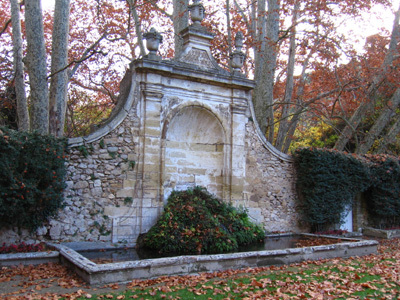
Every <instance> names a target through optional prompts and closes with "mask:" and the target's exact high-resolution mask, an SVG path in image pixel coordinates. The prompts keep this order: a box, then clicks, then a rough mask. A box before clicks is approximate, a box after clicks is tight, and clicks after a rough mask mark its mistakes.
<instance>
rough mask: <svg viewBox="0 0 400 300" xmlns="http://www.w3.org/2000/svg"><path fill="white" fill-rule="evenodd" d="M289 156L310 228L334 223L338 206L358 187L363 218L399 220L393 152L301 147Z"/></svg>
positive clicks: (399, 168)
mask: <svg viewBox="0 0 400 300" xmlns="http://www.w3.org/2000/svg"><path fill="white" fill-rule="evenodd" d="M294 159H295V166H296V170H297V182H296V185H297V191H298V194H299V208H300V211H301V213H302V220H303V221H304V222H307V223H309V224H311V226H312V230H313V231H323V230H328V229H332V227H334V226H337V224H339V223H340V222H341V221H342V218H343V216H344V214H343V211H344V210H345V209H346V208H347V207H349V206H350V207H351V206H352V205H353V204H354V201H355V199H356V196H357V195H358V194H361V193H363V198H364V199H365V205H366V210H367V212H368V219H367V220H364V224H367V223H369V225H371V226H375V227H382V228H390V227H395V226H399V225H400V218H399V216H400V165H399V158H398V157H391V156H388V155H363V156H357V155H355V154H348V153H344V152H338V151H335V150H327V149H308V148H305V149H298V150H297V151H296V152H295V154H294ZM358 206H359V203H358Z"/></svg>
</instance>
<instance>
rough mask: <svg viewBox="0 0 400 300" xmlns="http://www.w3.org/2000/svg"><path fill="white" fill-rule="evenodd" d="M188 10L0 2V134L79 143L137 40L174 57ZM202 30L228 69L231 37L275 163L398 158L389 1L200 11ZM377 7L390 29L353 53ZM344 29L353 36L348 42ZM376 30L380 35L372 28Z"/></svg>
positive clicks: (182, 1)
mask: <svg viewBox="0 0 400 300" xmlns="http://www.w3.org/2000/svg"><path fill="white" fill-rule="evenodd" d="M189 4H191V3H188V0H159V1H143V0H138V1H134V0H85V1H83V0H75V1H71V2H70V1H69V0H56V1H55V8H54V9H46V10H42V9H41V1H40V0H29V1H25V3H20V2H19V1H18V0H0V5H1V7H2V14H1V15H0V125H8V126H10V127H13V128H15V129H18V130H24V131H26V130H36V131H38V132H40V133H44V134H47V133H50V134H52V135H55V136H63V135H65V136H68V137H72V136H80V135H84V134H87V133H88V132H89V131H90V130H91V128H92V126H93V125H94V124H96V123H99V122H100V121H101V120H103V119H105V118H107V116H108V115H109V113H110V111H111V110H112V108H113V107H114V106H115V104H116V101H117V99H118V93H119V83H120V81H121V79H122V77H123V76H124V73H125V71H126V69H127V68H128V67H129V63H130V62H131V61H132V60H133V59H137V58H140V57H142V56H144V55H145V54H146V50H145V46H144V41H143V37H142V34H143V33H144V32H148V31H149V30H150V28H151V27H155V28H156V29H157V30H158V31H159V32H160V33H162V35H163V44H162V45H161V49H160V55H161V56H162V57H163V58H164V59H168V58H172V57H174V55H176V54H177V53H179V52H180V49H181V40H180V37H179V35H177V33H178V32H180V30H182V29H183V28H185V27H186V26H187V24H188V22H189V21H188V10H187V6H188V5H189ZM203 5H204V7H205V10H206V18H205V20H204V21H203V23H202V25H203V26H205V27H207V28H208V30H209V31H211V32H213V33H214V34H215V39H214V41H213V48H212V51H213V53H214V57H215V58H216V59H217V61H218V62H219V63H220V65H221V66H223V67H224V68H226V69H229V68H230V66H229V55H230V53H231V52H232V46H233V43H234V37H235V36H236V34H237V32H239V31H241V32H242V33H243V34H244V37H245V41H244V47H243V51H245V52H246V55H247V59H246V63H245V65H244V67H243V70H242V71H243V72H244V73H245V74H246V75H247V76H248V77H250V78H253V79H254V80H255V81H256V88H255V90H254V93H253V103H254V106H255V111H256V117H257V121H258V123H259V125H260V127H261V129H262V131H263V132H265V136H266V138H267V139H268V140H269V141H270V142H271V143H272V144H273V145H275V147H276V148H277V149H279V150H281V151H283V152H292V151H293V150H294V149H295V148H297V147H300V146H313V147H328V148H335V149H338V150H345V151H349V152H355V153H358V154H364V153H368V152H369V153H376V152H379V153H382V152H384V153H392V154H397V155H398V154H399V153H400V142H399V133H400V113H399V107H398V106H399V104H400V89H399V82H400V81H399V78H398V77H399V75H400V73H399V69H398V68H399V63H400V60H399V57H400V56H399V39H400V31H399V29H400V27H399V26H400V25H399V18H400V11H399V8H398V7H392V2H391V1H389V0H357V1H353V0H342V1H334V2H328V1H324V0H308V1H307V0H306V1H300V0H282V1H279V0H257V1H248V0H225V1H223V0H221V1H209V0H204V1H203ZM377 6H380V7H382V8H383V9H385V10H386V11H392V12H393V15H392V17H393V19H394V21H393V27H392V28H391V30H387V29H382V30H381V31H380V33H379V34H375V35H372V36H369V37H368V38H367V39H366V40H365V43H364V47H363V48H362V49H361V48H360V47H356V46H357V45H356V44H355V43H354V41H355V40H356V36H357V34H358V33H357V31H360V30H362V29H361V28H359V27H358V25H357V24H358V23H357V22H356V20H357V18H358V20H359V18H361V17H364V16H366V13H368V12H369V11H370V10H371V9H372V8H374V7H377ZM343 23H345V24H351V25H347V26H354V28H353V32H354V33H353V35H349V34H347V35H345V34H344V33H343V30H340V28H343ZM376 26H377V27H379V26H381V24H376Z"/></svg>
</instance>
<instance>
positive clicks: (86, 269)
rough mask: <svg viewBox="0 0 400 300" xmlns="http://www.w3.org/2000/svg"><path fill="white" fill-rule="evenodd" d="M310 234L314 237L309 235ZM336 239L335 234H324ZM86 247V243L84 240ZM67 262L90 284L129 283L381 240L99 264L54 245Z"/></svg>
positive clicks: (344, 251)
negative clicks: (333, 235)
mask: <svg viewBox="0 0 400 300" xmlns="http://www.w3.org/2000/svg"><path fill="white" fill-rule="evenodd" d="M307 236H313V235H308V234H307ZM323 237H328V238H332V236H323ZM80 245H81V248H80V249H76V250H83V248H84V247H83V246H84V243H80ZM52 246H54V247H55V248H57V250H58V251H59V253H60V259H61V262H62V263H63V264H66V265H68V266H69V267H71V268H72V269H73V270H74V271H75V272H76V273H77V274H78V275H79V276H80V277H82V278H83V279H84V280H85V281H87V282H88V283H90V284H106V283H112V282H127V281H130V280H132V279H146V278H154V277H158V276H170V275H186V274H196V273H199V272H215V271H223V270H228V269H242V268H249V267H263V266H270V265H283V264H291V263H296V262H301V261H305V260H320V259H326V258H335V257H351V256H363V255H368V254H372V253H376V251H377V247H378V242H377V241H373V240H355V239H347V238H342V237H341V238H340V239H338V243H337V244H330V245H321V246H312V247H302V248H286V249H278V250H263V251H249V252H237V253H227V254H212V255H184V256H175V257H164V258H152V259H143V260H134V261H124V262H115V263H105V264H96V263H94V262H93V261H90V260H89V259H88V258H86V257H84V256H83V255H81V254H80V253H78V252H77V251H76V250H74V249H72V248H71V247H68V246H67V245H63V244H52Z"/></svg>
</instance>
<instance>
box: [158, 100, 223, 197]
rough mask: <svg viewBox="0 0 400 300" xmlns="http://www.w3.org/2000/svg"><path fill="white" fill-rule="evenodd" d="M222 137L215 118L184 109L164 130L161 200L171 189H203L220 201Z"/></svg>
mask: <svg viewBox="0 0 400 300" xmlns="http://www.w3.org/2000/svg"><path fill="white" fill-rule="evenodd" d="M225 141H226V138H225V131H224V128H223V126H222V124H221V122H220V121H219V119H218V118H217V117H216V116H215V115H214V114H213V113H212V112H210V111H209V110H208V109H205V108H203V107H200V106H188V107H184V108H182V109H181V110H180V111H178V112H177V113H176V114H175V115H174V116H173V117H172V119H171V121H170V122H169V124H167V125H166V128H165V129H164V151H163V152H164V159H163V190H164V200H166V199H167V198H168V196H169V195H170V193H171V192H172V190H184V189H187V188H190V187H194V186H197V185H199V186H204V187H206V188H207V189H208V191H209V192H211V193H213V194H215V195H217V196H218V197H220V198H224V185H225V180H226V174H225V173H226V171H225V170H226V168H225V161H226V145H225V144H226V143H225Z"/></svg>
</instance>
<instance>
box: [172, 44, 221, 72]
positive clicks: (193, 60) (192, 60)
mask: <svg viewBox="0 0 400 300" xmlns="http://www.w3.org/2000/svg"><path fill="white" fill-rule="evenodd" d="M179 60H180V61H181V62H185V63H188V64H193V65H196V66H198V67H200V68H206V69H215V68H216V66H215V64H214V62H213V60H212V59H211V58H210V56H209V54H208V53H207V51H206V50H202V49H196V48H191V49H190V50H189V51H188V52H187V53H184V54H183V55H182V56H181V58H180V59H179Z"/></svg>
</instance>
